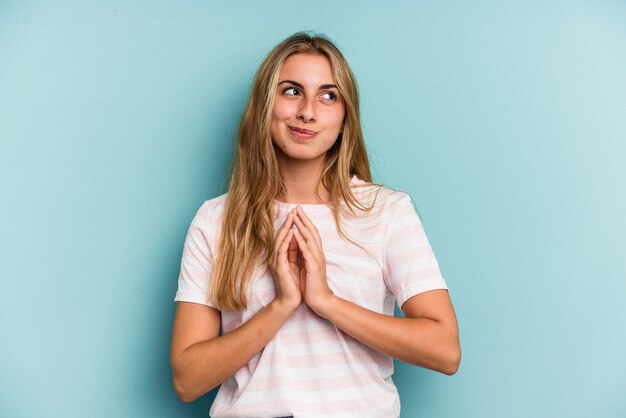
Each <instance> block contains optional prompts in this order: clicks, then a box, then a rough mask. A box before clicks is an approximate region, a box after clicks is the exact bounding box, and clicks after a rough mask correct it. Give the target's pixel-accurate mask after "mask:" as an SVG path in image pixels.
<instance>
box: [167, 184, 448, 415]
mask: <svg viewBox="0 0 626 418" xmlns="http://www.w3.org/2000/svg"><path fill="white" fill-rule="evenodd" d="M352 186H353V190H354V191H355V194H356V196H357V197H358V198H359V199H360V201H361V202H362V203H364V204H366V205H368V206H369V205H370V204H371V203H372V202H374V201H375V205H374V207H373V209H371V210H370V211H368V212H360V211H357V215H353V214H351V213H350V212H349V211H345V210H343V211H342V214H341V215H342V226H343V228H344V231H345V232H346V233H347V234H348V235H349V236H350V238H352V239H353V240H355V241H356V242H358V243H359V244H361V246H362V247H363V248H364V249H362V248H359V247H357V246H355V245H354V244H352V243H350V242H349V241H347V240H346V239H345V238H343V237H341V236H340V235H339V233H338V232H337V229H336V226H335V223H334V219H333V215H332V211H331V209H330V208H329V207H328V206H326V205H323V204H320V205H307V204H303V205H300V206H301V207H302V208H303V210H304V212H305V213H306V214H307V216H308V217H309V218H310V219H311V221H312V222H313V223H314V224H315V226H316V227H317V229H318V231H319V234H320V236H321V239H322V245H323V249H324V255H325V257H326V274H327V277H328V283H329V287H330V288H331V290H332V291H333V293H334V294H335V295H337V296H339V297H341V298H344V299H347V300H349V301H351V302H353V303H355V304H358V305H360V306H363V307H365V308H367V309H370V310H372V311H375V312H379V313H382V314H385V315H393V314H394V301H395V302H397V303H398V306H402V304H403V303H404V302H405V301H406V300H407V299H409V298H410V297H412V296H414V295H416V294H419V293H422V292H426V291H429V290H434V289H447V286H446V283H445V281H444V279H443V278H442V276H441V273H440V270H439V266H438V264H437V260H436V259H435V256H434V254H433V252H432V249H431V246H430V244H429V242H428V239H427V237H426V235H425V233H424V229H423V227H422V224H421V222H420V219H419V217H418V215H417V213H416V211H415V209H414V207H413V205H412V202H411V199H410V197H409V196H408V195H407V194H405V193H402V192H397V191H393V190H390V189H387V188H384V187H380V186H375V185H371V184H369V183H366V182H364V181H362V180H360V179H358V178H356V177H354V178H353V179H352ZM225 202H226V195H222V196H219V197H216V198H214V199H211V200H208V201H206V202H204V204H203V205H202V206H201V207H200V209H199V210H198V213H197V214H196V216H195V218H194V219H193V221H192V223H191V226H190V228H189V232H188V234H187V238H186V241H185V246H184V250H183V257H182V262H181V269H180V276H179V279H178V291H177V292H176V297H175V301H177V302H180V301H185V302H194V303H200V304H203V305H207V306H211V307H213V306H214V305H213V303H212V302H211V300H210V298H209V296H208V293H209V282H210V280H211V272H212V261H213V255H214V254H215V246H216V243H217V238H218V233H219V228H220V222H221V218H222V213H223V210H224V204H225ZM294 206H295V204H289V203H283V202H279V201H275V206H274V207H275V228H276V229H278V228H279V227H280V225H282V223H283V222H284V221H285V219H286V217H287V214H288V213H289V211H290V210H291V209H292V208H293V207H294ZM275 294H276V293H275V288H274V282H273V279H272V276H271V273H270V272H269V270H267V269H263V268H259V269H257V270H256V271H255V272H254V273H253V277H252V278H251V281H250V284H249V287H248V308H247V309H246V310H245V311H243V312H229V311H224V312H221V320H222V323H221V325H222V334H227V333H229V332H231V331H233V330H234V329H236V328H237V327H239V326H240V325H242V324H243V323H244V322H246V321H247V320H248V319H250V318H251V317H252V316H253V315H254V314H255V313H257V312H258V311H259V310H260V309H262V308H263V307H264V306H266V305H267V304H269V303H270V302H271V301H272V300H273V299H274V297H275ZM392 374H393V360H392V358H391V357H390V356H388V355H386V354H383V353H380V352H377V351H375V350H373V349H371V348H370V347H368V346H366V345H364V344H362V343H361V342H359V341H358V340H356V339H354V338H352V337H351V336H350V335H348V334H346V333H345V332H343V331H341V330H340V329H338V328H337V327H336V326H335V325H334V324H332V323H331V322H330V321H328V320H326V319H324V318H321V317H319V316H318V315H316V314H315V313H314V312H313V311H312V310H311V309H310V308H309V307H308V306H307V305H306V304H304V302H302V303H301V304H300V306H299V307H298V309H296V310H295V311H294V312H293V314H292V315H291V317H290V318H289V319H288V320H287V321H286V322H285V323H284V324H283V326H282V327H281V328H280V330H279V331H278V333H277V334H276V336H275V337H274V338H273V339H272V340H271V341H270V342H269V343H268V344H267V345H266V346H265V348H263V349H262V350H261V351H260V352H258V353H257V354H256V355H255V356H254V357H253V358H252V359H251V360H250V361H249V362H248V364H247V365H245V366H244V367H242V368H241V369H240V370H239V371H237V372H236V373H235V375H233V376H232V377H230V378H228V379H227V380H226V381H225V382H224V383H223V384H222V386H221V387H220V389H219V392H218V394H217V397H216V398H215V402H214V403H213V405H212V407H211V410H210V415H211V416H212V417H215V418H217V417H280V416H287V415H293V416H294V417H295V418H299V417H360V418H362V417H393V418H396V417H398V416H399V415H400V401H399V398H398V391H397V389H396V386H395V385H394V383H393V381H392V378H391V375H392Z"/></svg>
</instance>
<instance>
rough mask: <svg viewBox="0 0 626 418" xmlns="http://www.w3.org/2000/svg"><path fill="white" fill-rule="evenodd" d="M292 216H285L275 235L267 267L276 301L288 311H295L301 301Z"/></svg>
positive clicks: (296, 246)
mask: <svg viewBox="0 0 626 418" xmlns="http://www.w3.org/2000/svg"><path fill="white" fill-rule="evenodd" d="M293 220H294V215H293V214H292V213H290V214H289V215H287V219H286V220H285V223H283V225H282V226H281V227H280V229H279V230H278V232H277V233H276V241H275V244H274V252H273V253H272V255H271V256H270V259H269V267H270V271H271V273H272V277H273V278H274V284H275V286H276V299H275V300H276V301H278V302H280V303H281V304H282V305H283V306H285V307H287V308H289V309H290V310H295V309H296V308H297V307H298V305H300V302H301V301H302V292H301V291H300V267H299V266H298V244H297V241H296V239H295V238H294V228H293Z"/></svg>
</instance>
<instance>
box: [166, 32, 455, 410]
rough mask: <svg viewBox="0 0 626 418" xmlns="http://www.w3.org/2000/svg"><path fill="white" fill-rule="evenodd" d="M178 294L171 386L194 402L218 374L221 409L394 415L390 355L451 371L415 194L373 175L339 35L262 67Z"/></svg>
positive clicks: (449, 345)
mask: <svg viewBox="0 0 626 418" xmlns="http://www.w3.org/2000/svg"><path fill="white" fill-rule="evenodd" d="M175 300H176V302H177V307H176V316H175V320H174V329H173V336H172V346H171V365H172V370H173V376H174V387H175V389H176V392H177V394H178V395H179V396H180V398H181V399H182V400H183V401H185V402H190V401H192V400H194V399H196V398H198V397H199V396H201V395H203V394H205V393H206V392H208V391H209V390H211V389H213V388H215V387H216V386H218V385H220V384H222V386H221V388H220V390H219V392H218V394H217V397H216V399H215V402H214V403H213V406H212V407H211V412H210V413H211V416H213V417H226V416H228V417H279V416H294V417H304V416H325V417H328V416H338V417H339V416H341V417H346V416H358V417H369V416H372V417H374V416H376V417H398V416H399V414H400V403H399V399H398V393H397V389H396V387H395V385H394V383H393V381H392V379H391V375H392V373H393V362H392V358H397V359H400V360H402V361H405V362H408V363H411V364H415V365H418V366H421V367H426V368H429V369H432V370H437V371H440V372H442V373H446V374H453V373H455V372H456V370H457V368H458V365H459V361H460V345H459V339H458V330H457V323H456V318H455V315H454V311H453V308H452V304H451V302H450V299H449V296H448V291H447V287H446V283H445V281H444V280H443V278H442V277H441V274H440V271H439V268H438V265H437V261H436V259H435V257H434V255H433V253H432V251H431V247H430V245H429V243H428V240H427V238H426V235H425V234H424V230H423V228H422V225H421V223H420V220H419V218H418V216H417V214H416V212H415V209H414V208H413V206H412V203H411V200H410V198H409V197H408V195H406V194H404V193H401V192H396V191H393V190H390V189H387V188H384V187H382V186H378V185H373V184H371V176H370V170H369V163H368V159H367V154H366V151H365V145H364V142H363V136H362V132H361V126H360V121H359V101H358V94H357V88H356V82H355V80H354V77H353V75H352V72H351V70H350V68H349V66H348V63H347V62H346V60H345V58H344V57H343V55H342V54H341V53H340V52H339V50H338V49H337V48H336V47H335V46H334V45H333V44H332V43H331V42H330V41H329V40H327V39H325V38H323V37H319V36H310V35H308V34H303V33H297V34H295V35H293V36H291V37H289V38H288V39H286V40H285V41H283V42H282V43H281V44H279V45H278V46H277V47H275V48H274V49H273V50H272V52H271V53H270V54H269V55H268V56H267V57H266V59H265V60H264V62H263V63H262V64H261V67H260V68H259V71H258V73H257V75H256V78H255V80H254V83H253V86H252V91H251V94H250V99H249V102H248V105H247V107H246V110H245V113H244V116H243V118H242V121H241V125H240V129H239V136H238V144H237V156H236V160H235V162H234V166H233V172H232V176H231V179H230V185H229V191H228V193H227V194H226V195H223V196H219V197H217V198H214V199H211V200H208V201H206V202H205V203H204V204H203V205H202V207H201V208H200V209H199V211H198V213H197V215H196V217H195V218H194V220H193V222H192V224H191V226H190V229H189V232H188V235H187V239H186V242H185V248H184V251H183V258H182V263H181V272H180V276H179V287H178V291H177V294H176V298H175ZM394 302H397V303H398V306H400V307H401V309H402V311H403V312H404V314H405V318H398V317H393V308H394ZM220 326H221V329H222V332H221V335H220Z"/></svg>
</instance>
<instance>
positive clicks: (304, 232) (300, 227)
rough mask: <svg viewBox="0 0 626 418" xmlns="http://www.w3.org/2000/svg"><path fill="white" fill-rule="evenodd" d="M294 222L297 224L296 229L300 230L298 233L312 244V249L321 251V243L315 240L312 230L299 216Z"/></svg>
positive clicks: (295, 217)
mask: <svg viewBox="0 0 626 418" xmlns="http://www.w3.org/2000/svg"><path fill="white" fill-rule="evenodd" d="M293 220H294V223H295V224H296V227H297V228H298V231H300V233H301V234H302V236H303V237H304V238H305V239H306V241H307V242H308V243H310V244H311V247H315V248H317V249H321V245H320V242H319V241H318V240H317V239H316V238H315V235H314V234H313V232H312V231H311V230H310V228H308V227H307V226H306V225H305V224H304V222H303V221H302V219H301V218H300V217H299V216H294V218H293Z"/></svg>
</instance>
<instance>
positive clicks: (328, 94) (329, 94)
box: [322, 91, 337, 101]
mask: <svg viewBox="0 0 626 418" xmlns="http://www.w3.org/2000/svg"><path fill="white" fill-rule="evenodd" d="M322 99H326V100H332V101H335V100H337V95H336V94H335V93H333V92H332V91H327V92H325V93H322Z"/></svg>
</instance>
